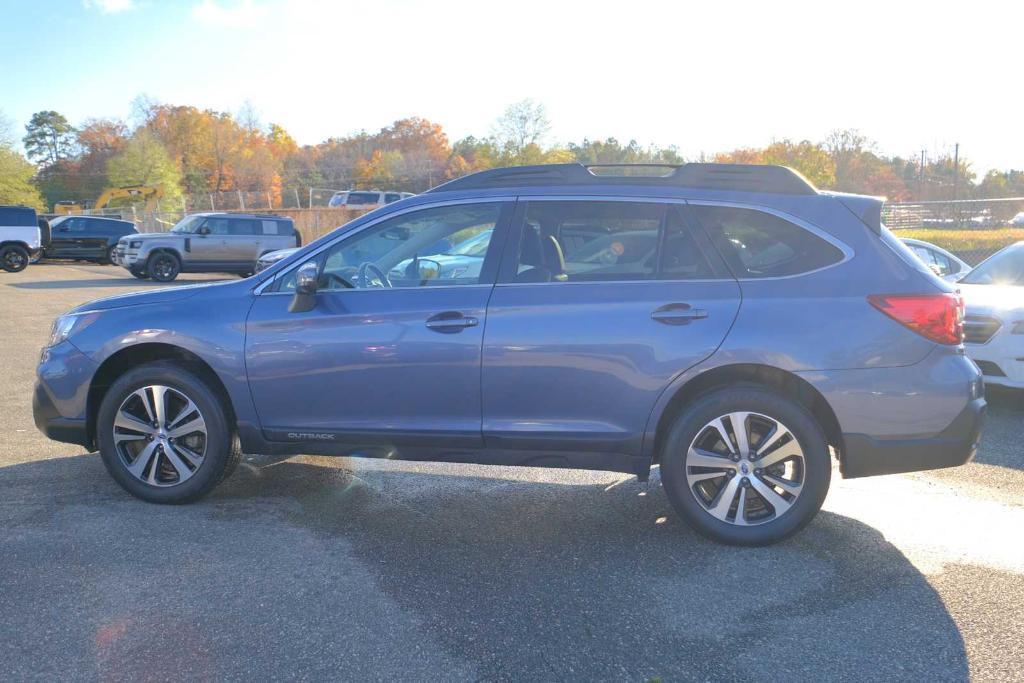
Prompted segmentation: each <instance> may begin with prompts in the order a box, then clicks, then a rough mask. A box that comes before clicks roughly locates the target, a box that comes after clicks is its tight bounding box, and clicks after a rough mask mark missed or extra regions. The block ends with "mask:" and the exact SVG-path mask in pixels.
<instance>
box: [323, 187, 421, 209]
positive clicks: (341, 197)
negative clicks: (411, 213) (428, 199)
mask: <svg viewBox="0 0 1024 683" xmlns="http://www.w3.org/2000/svg"><path fill="white" fill-rule="evenodd" d="M412 196H413V193H412V192H379V191H377V190H345V191H342V192H335V193H334V196H332V197H331V200H330V201H329V202H328V203H327V205H328V206H331V207H335V208H342V207H344V208H347V209H376V208H377V207H379V206H384V205H385V204H394V203H395V202H397V201H399V200H401V199H405V198H406V197H412Z"/></svg>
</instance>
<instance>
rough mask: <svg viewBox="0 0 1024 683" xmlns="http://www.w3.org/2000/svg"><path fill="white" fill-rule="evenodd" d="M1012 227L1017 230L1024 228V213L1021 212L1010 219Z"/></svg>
mask: <svg viewBox="0 0 1024 683" xmlns="http://www.w3.org/2000/svg"><path fill="white" fill-rule="evenodd" d="M1010 225H1012V226H1013V227H1015V228H1020V227H1024V211H1021V212H1020V213H1018V214H1017V215H1016V216H1014V217H1013V218H1011V219H1010Z"/></svg>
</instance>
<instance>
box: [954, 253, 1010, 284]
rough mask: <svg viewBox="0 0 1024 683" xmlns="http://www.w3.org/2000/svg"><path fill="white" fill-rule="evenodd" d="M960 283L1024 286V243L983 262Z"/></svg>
mask: <svg viewBox="0 0 1024 683" xmlns="http://www.w3.org/2000/svg"><path fill="white" fill-rule="evenodd" d="M960 282H962V283H964V284H966V285H1024V243H1021V244H1015V245H1014V246H1012V247H1007V248H1006V249H1003V250H1002V251H1001V252H999V253H998V254H996V255H995V256H992V257H990V258H989V259H987V260H985V261H983V262H982V263H981V265H980V266H978V267H977V268H975V269H974V270H972V271H971V272H969V273H968V274H967V275H966V276H965V277H964V278H963V279H962V280H960Z"/></svg>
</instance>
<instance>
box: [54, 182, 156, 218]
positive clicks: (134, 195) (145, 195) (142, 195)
mask: <svg viewBox="0 0 1024 683" xmlns="http://www.w3.org/2000/svg"><path fill="white" fill-rule="evenodd" d="M163 196H164V189H163V188H162V187H159V186H152V185H128V186H126V187H108V188H107V189H105V190H103V193H102V194H101V195H100V196H99V197H98V198H97V199H96V201H95V202H93V203H92V206H88V203H78V202H75V201H71V200H63V201H59V202H57V203H56V204H54V205H53V212H54V213H55V214H57V215H58V216H64V215H67V214H77V213H82V211H83V210H85V209H87V208H88V209H93V210H96V209H102V208H104V207H106V206H107V205H108V204H110V202H112V201H114V200H115V199H128V200H129V201H135V200H139V199H145V200H146V205H145V207H144V208H143V210H144V211H156V208H157V202H158V201H160V198H161V197H163Z"/></svg>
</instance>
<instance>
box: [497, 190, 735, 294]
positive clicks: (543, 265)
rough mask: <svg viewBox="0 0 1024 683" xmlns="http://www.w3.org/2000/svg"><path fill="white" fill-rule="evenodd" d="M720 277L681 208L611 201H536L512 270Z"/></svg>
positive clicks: (543, 274)
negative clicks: (686, 222) (700, 247)
mask: <svg viewBox="0 0 1024 683" xmlns="http://www.w3.org/2000/svg"><path fill="white" fill-rule="evenodd" d="M714 276H715V275H714V273H713V272H712V270H711V267H710V266H709V264H708V261H707V258H706V257H705V255H704V254H703V252H702V251H701V250H700V249H699V247H698V246H697V244H696V243H695V242H694V239H693V235H692V233H691V232H690V230H689V228H688V226H686V225H685V224H684V222H683V220H682V215H681V213H680V212H679V210H678V208H677V207H674V206H666V205H664V204H659V203H655V202H608V201H534V202H530V203H529V204H528V205H527V208H526V215H525V221H524V223H523V226H522V232H521V236H520V244H519V259H518V263H517V264H516V267H515V272H514V274H512V275H511V277H512V278H513V279H514V281H516V282H609V281H629V280H655V279H662V280H677V279H694V278H707V277H714Z"/></svg>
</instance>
